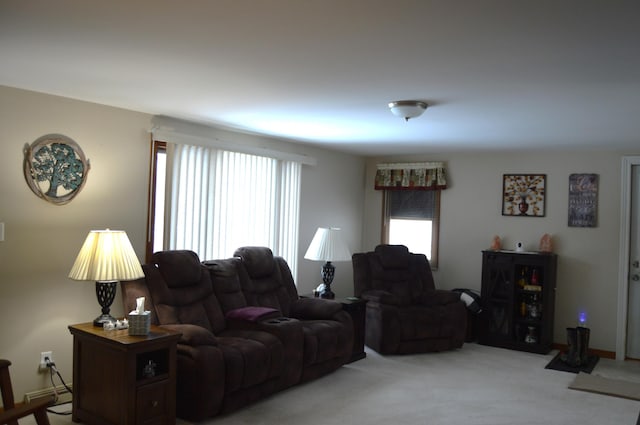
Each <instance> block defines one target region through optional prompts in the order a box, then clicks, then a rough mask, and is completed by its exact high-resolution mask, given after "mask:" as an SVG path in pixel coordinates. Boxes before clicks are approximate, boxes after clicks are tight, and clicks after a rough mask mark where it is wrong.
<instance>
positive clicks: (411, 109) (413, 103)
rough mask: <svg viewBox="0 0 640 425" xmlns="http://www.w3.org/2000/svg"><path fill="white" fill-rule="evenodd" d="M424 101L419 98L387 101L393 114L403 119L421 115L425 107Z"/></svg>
mask: <svg viewBox="0 0 640 425" xmlns="http://www.w3.org/2000/svg"><path fill="white" fill-rule="evenodd" d="M427 106H429V105H427V104H426V103H425V102H421V101H419V100H396V101H395V102H389V109H391V113H393V115H395V116H398V117H402V118H404V120H405V121H409V118H416V117H419V116H420V115H422V113H423V112H424V111H425V109H427Z"/></svg>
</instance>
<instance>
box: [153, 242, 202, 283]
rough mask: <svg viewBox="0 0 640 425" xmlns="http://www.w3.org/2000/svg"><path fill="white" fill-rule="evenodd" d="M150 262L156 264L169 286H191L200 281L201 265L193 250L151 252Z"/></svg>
mask: <svg viewBox="0 0 640 425" xmlns="http://www.w3.org/2000/svg"><path fill="white" fill-rule="evenodd" d="M152 262H153V263H155V264H157V265H158V269H159V270H160V273H161V274H162V277H163V278H164V280H165V282H166V283H167V286H168V287H169V288H179V287H184V286H192V285H197V284H198V283H200V277H201V274H202V265H201V264H200V259H199V258H198V255H197V254H196V253H195V252H193V251H187V250H180V251H161V252H156V253H155V254H153V257H152Z"/></svg>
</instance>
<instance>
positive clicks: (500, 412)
mask: <svg viewBox="0 0 640 425" xmlns="http://www.w3.org/2000/svg"><path fill="white" fill-rule="evenodd" d="M555 354H556V352H551V353H549V354H548V355H538V354H530V353H522V352H518V351H511V350H504V349H499V348H493V347H486V346H482V345H478V344H465V346H464V347H463V348H462V349H459V350H456V351H452V352H444V353H435V354H419V355H408V356H380V355H378V354H377V353H375V352H372V351H367V358H365V359H363V360H360V361H358V362H355V363H352V364H350V365H347V366H344V367H342V368H341V369H339V370H338V371H336V372H334V373H332V374H330V375H328V376H325V377H323V378H321V379H318V380H316V381H313V382H309V383H307V384H304V385H299V386H297V387H294V388H291V389H288V390H286V391H283V392H281V393H278V394H275V395H273V396H271V397H269V398H267V399H265V400H263V401H260V402H258V403H256V404H253V405H251V406H249V407H246V408H244V409H242V410H241V411H239V412H236V413H233V414H230V415H226V416H222V417H217V418H213V419H211V420H208V421H205V422H203V423H202V424H206V425H217V424H224V425H249V424H251V425H260V424H280V425H301V424H304V425H328V424H336V425H337V424H341V425H349V424H367V425H378V424H380V425H387V424H398V425H404V424H412V425H420V424H425V425H427V424H428V425H503V424H504V425H506V424H509V425H513V424H521V425H542V424H545V425H546V424H563V425H572V424H575V425H603V424H615V425H627V424H628V425H633V424H635V423H636V420H637V418H638V412H639V411H640V402H638V401H635V400H629V399H624V398H618V397H610V396H605V395H600V394H594V393H590V392H583V391H574V390H571V389H569V388H568V386H569V384H570V383H571V382H572V381H573V380H574V378H575V377H576V375H575V374H573V373H568V372H560V371H555V370H549V369H545V365H546V364H547V363H548V362H549V361H550V360H551V359H552V358H553V356H554V355H555ZM593 373H594V374H598V375H599V376H604V377H607V378H611V379H624V380H627V381H632V382H638V383H640V363H638V362H617V361H614V360H609V359H601V360H600V361H599V362H598V365H597V366H596V368H595V369H594V372H593ZM58 409H61V410H65V409H66V410H68V409H70V406H69V405H67V406H58ZM50 418H51V422H52V425H62V424H72V421H71V418H70V417H69V416H64V417H60V416H56V415H50ZM23 423H24V424H32V423H33V422H28V421H24V422H21V424H23ZM178 424H179V425H188V424H189V423H188V422H185V421H181V420H178Z"/></svg>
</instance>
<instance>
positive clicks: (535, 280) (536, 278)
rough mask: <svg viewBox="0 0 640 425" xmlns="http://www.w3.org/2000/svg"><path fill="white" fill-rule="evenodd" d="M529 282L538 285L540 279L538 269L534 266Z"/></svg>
mask: <svg viewBox="0 0 640 425" xmlns="http://www.w3.org/2000/svg"><path fill="white" fill-rule="evenodd" d="M531 284H532V285H536V286H537V285H540V279H539V276H538V269H536V268H534V269H533V271H532V272H531Z"/></svg>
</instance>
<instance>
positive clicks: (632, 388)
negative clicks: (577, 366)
mask: <svg viewBox="0 0 640 425" xmlns="http://www.w3.org/2000/svg"><path fill="white" fill-rule="evenodd" d="M569 388H571V389H572V390H579V391H587V392H591V393H597V394H604V395H610V396H613V397H622V398H628V399H630V400H640V383H638V382H631V381H623V380H620V379H610V378H603V377H602V376H599V375H590V374H588V373H578V374H577V375H576V377H575V379H574V380H573V382H572V383H571V384H569Z"/></svg>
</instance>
